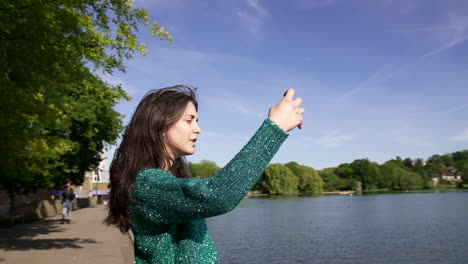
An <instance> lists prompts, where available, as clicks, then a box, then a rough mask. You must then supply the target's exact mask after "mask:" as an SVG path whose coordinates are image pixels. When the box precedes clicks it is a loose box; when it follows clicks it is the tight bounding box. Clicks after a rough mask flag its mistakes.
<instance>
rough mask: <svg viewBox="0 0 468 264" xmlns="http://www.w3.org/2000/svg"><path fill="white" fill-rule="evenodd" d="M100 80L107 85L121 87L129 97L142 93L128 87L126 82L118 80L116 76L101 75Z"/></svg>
mask: <svg viewBox="0 0 468 264" xmlns="http://www.w3.org/2000/svg"><path fill="white" fill-rule="evenodd" d="M101 78H102V79H103V80H104V81H105V82H107V83H109V84H111V85H121V86H122V89H124V90H125V91H126V92H127V93H128V94H129V95H135V94H138V93H140V92H142V91H140V90H138V89H135V88H133V87H131V86H129V85H128V83H127V82H126V81H124V80H122V79H120V78H119V77H117V76H114V75H109V74H102V75H101Z"/></svg>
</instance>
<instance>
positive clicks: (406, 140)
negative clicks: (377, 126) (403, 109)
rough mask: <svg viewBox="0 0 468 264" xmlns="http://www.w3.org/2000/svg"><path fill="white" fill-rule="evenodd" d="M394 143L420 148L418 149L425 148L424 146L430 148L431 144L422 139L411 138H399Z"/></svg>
mask: <svg viewBox="0 0 468 264" xmlns="http://www.w3.org/2000/svg"><path fill="white" fill-rule="evenodd" d="M395 141H396V142H398V143H403V144H405V145H411V146H420V147H425V146H430V145H431V143H430V142H429V141H427V140H425V139H423V138H420V137H412V136H407V135H405V136H399V137H398V138H396V139H395Z"/></svg>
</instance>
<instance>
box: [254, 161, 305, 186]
mask: <svg viewBox="0 0 468 264" xmlns="http://www.w3.org/2000/svg"><path fill="white" fill-rule="evenodd" d="M261 184H262V186H263V187H264V188H265V189H267V190H268V192H269V193H270V194H291V193H297V192H298V185H299V179H298V177H297V176H296V175H294V173H293V172H292V171H291V170H290V169H289V168H288V167H286V166H284V165H283V164H280V163H276V164H270V165H268V167H267V168H266V169H265V172H264V174H263V175H262V182H261Z"/></svg>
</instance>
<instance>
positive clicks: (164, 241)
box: [105, 85, 304, 263]
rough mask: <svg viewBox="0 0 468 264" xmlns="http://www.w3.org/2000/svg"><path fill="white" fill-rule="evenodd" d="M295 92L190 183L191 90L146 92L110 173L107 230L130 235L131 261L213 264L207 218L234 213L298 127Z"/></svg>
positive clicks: (194, 120) (195, 130)
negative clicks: (210, 172)
mask: <svg viewBox="0 0 468 264" xmlns="http://www.w3.org/2000/svg"><path fill="white" fill-rule="evenodd" d="M293 97H294V90H293V89H289V90H288V91H287V92H286V94H285V96H284V98H283V99H282V100H281V101H280V102H279V103H278V104H277V105H275V106H273V107H272V108H270V111H269V116H268V119H266V120H265V121H264V122H263V124H262V125H261V126H260V128H259V129H258V130H257V132H256V133H255V134H254V136H253V137H252V138H251V139H250V141H249V142H248V143H247V145H245V146H244V148H242V150H241V151H240V152H239V153H238V154H237V155H236V156H235V157H234V158H233V159H232V160H231V161H230V162H229V163H228V164H227V165H226V166H225V167H224V168H223V169H221V170H220V171H219V172H218V173H216V174H215V175H214V176H213V177H211V178H208V179H199V178H191V177H190V172H189V169H188V166H187V163H186V161H185V158H184V156H185V155H191V154H193V153H194V152H195V145H196V141H197V138H198V135H199V134H200V133H201V131H202V130H201V129H200V127H199V126H198V104H197V101H196V98H195V93H194V90H193V89H191V88H190V87H187V86H183V85H178V86H174V87H168V88H164V89H160V90H154V91H151V92H149V93H148V94H146V96H145V97H144V98H143V99H142V101H141V102H140V104H139V105H138V107H137V109H136V111H135V113H134V115H133V117H132V120H131V121H130V124H129V125H128V126H127V128H126V130H125V133H124V135H123V138H122V143H121V144H120V147H119V149H118V150H117V151H116V154H115V157H114V160H113V161H112V164H111V167H110V188H111V192H110V200H109V215H108V217H107V218H106V220H105V221H106V223H107V224H112V225H116V226H117V227H119V228H120V230H121V231H122V232H126V231H128V230H129V229H132V231H133V234H134V239H135V243H134V248H135V262H136V263H216V262H218V261H219V259H218V256H217V252H216V249H215V247H214V244H213V241H212V240H211V237H210V234H209V233H208V230H207V227H206V223H205V220H204V219H205V218H207V217H211V216H216V215H220V214H224V213H227V212H229V211H231V210H232V209H234V208H235V207H236V206H237V205H238V204H239V202H240V201H241V200H242V198H243V197H245V195H246V194H247V193H248V191H249V190H250V189H251V188H252V186H253V185H254V184H255V183H256V182H257V180H258V178H259V177H260V175H261V174H262V172H263V171H264V169H265V167H266V166H267V165H268V163H269V162H270V160H271V159H272V157H273V155H274V154H275V153H276V151H277V150H278V149H279V147H280V145H281V144H282V143H283V142H284V140H285V139H286V138H287V136H288V135H287V134H286V132H288V131H290V130H292V129H293V128H294V127H296V126H298V125H300V124H301V123H302V115H303V113H304V109H303V108H299V105H300V104H301V102H302V99H301V98H297V99H295V100H293Z"/></svg>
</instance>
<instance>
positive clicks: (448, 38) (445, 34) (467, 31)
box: [408, 15, 468, 58]
mask: <svg viewBox="0 0 468 264" xmlns="http://www.w3.org/2000/svg"><path fill="white" fill-rule="evenodd" d="M418 31H419V32H426V33H427V34H430V35H432V36H433V37H434V38H435V39H436V41H437V42H438V43H437V48H435V49H433V50H430V51H428V52H426V53H425V54H423V55H422V56H421V58H427V57H430V56H434V55H436V54H439V53H441V52H444V51H446V50H448V49H450V48H452V47H455V46H457V45H459V44H461V43H463V42H465V41H466V40H467V39H468V16H466V15H463V16H460V15H450V16H449V17H448V19H447V21H446V22H445V23H443V24H440V25H436V26H429V27H422V28H414V29H409V30H408V32H418Z"/></svg>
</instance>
